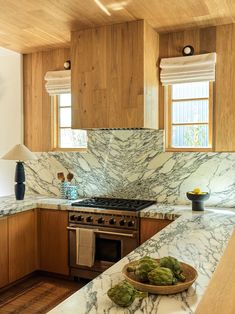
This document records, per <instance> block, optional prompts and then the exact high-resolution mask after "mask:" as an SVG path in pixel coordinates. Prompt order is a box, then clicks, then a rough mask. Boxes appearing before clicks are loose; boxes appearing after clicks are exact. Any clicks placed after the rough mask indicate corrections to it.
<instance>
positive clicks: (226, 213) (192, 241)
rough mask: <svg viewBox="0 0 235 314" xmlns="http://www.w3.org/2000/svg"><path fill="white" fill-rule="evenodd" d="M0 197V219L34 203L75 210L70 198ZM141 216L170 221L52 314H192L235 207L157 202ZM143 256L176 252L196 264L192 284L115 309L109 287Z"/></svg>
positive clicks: (225, 238)
mask: <svg viewBox="0 0 235 314" xmlns="http://www.w3.org/2000/svg"><path fill="white" fill-rule="evenodd" d="M0 201H1V202H0V217H1V216H7V215H11V214H14V213H18V212H21V211H25V210H29V209H32V208H37V207H38V208H50V209H59V210H70V209H72V210H74V209H75V208H74V207H71V201H68V200H62V199H58V198H51V197H45V196H35V195H33V196H27V197H26V198H25V200H24V201H16V200H15V199H14V197H13V196H10V197H1V198H0ZM140 216H141V217H146V218H158V219H159V218H160V219H161V218H162V219H163V218H166V219H171V220H174V221H173V222H172V223H171V224H170V225H168V226H167V227H166V228H164V229H163V230H162V231H161V232H159V233H157V234H156V235H155V236H153V237H152V238H151V239H149V240H148V241H146V242H145V243H143V244H142V245H141V246H139V247H138V248H137V249H136V250H134V251H133V252H132V253H130V254H129V255H127V256H126V257H124V258H123V259H122V260H120V261H119V262H118V263H116V264H115V265H113V266H112V267H110V268H109V269H108V270H106V271H105V272H104V273H102V274H101V275H100V276H98V277H97V278H96V279H94V280H93V281H91V282H90V283H88V284H87V285H86V286H85V287H83V288H82V289H80V290H79V291H78V292H76V293H75V294H73V295H72V296H71V297H69V298H68V299H66V300H65V301H64V302H62V303H61V304H59V305H58V306H57V307H56V308H54V309H53V310H51V311H50V314H62V313H63V314H64V313H68V314H73V313H74V314H75V313H79V314H88V313H89V314H100V313H103V314H132V313H136V314H153V313H154V314H155V313H157V314H168V313H177V314H180V313H188V314H191V313H195V309H196V307H197V305H198V303H199V301H200V299H201V297H202V295H203V294H204V292H205V289H206V287H207V286H208V283H209V281H210V279H211V276H212V274H213V272H214V270H215V268H216V265H217V264H218V262H219V260H220V257H221V256H222V254H223V252H224V249H225V247H226V244H227V242H228V240H229V238H230V236H231V234H232V231H233V230H234V226H235V211H234V210H233V209H218V208H217V209H213V208H208V209H206V210H205V211H204V212H192V211H191V209H190V207H189V206H173V205H164V204H156V205H152V206H151V207H148V208H147V209H144V210H142V211H141V213H140ZM145 255H150V256H151V257H155V258H159V257H163V256H168V255H171V256H174V257H176V258H178V259H179V260H181V261H184V262H186V263H188V264H190V265H192V266H194V267H195V268H196V269H197V271H198V275H199V276H198V278H197V280H196V282H195V283H194V284H193V286H192V287H191V288H190V289H189V290H188V291H185V292H183V293H179V294H176V295H171V296H157V295H149V297H148V298H145V299H143V300H136V301H135V302H134V303H133V304H132V305H131V306H130V307H129V308H126V309H123V308H120V307H117V306H116V305H115V304H113V303H112V302H111V300H110V299H109V298H108V297H107V295H106V292H107V290H108V289H109V288H110V287H112V286H113V285H115V284H116V283H118V282H119V281H121V280H123V276H122V274H121V270H122V268H123V266H124V265H125V264H126V263H128V262H129V261H133V260H135V259H139V258H140V257H142V256H145Z"/></svg>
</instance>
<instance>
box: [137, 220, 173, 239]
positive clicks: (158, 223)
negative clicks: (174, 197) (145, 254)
mask: <svg viewBox="0 0 235 314" xmlns="http://www.w3.org/2000/svg"><path fill="white" fill-rule="evenodd" d="M171 222H172V220H168V219H152V218H141V219H140V243H141V244H142V243H144V242H145V241H147V240H148V239H150V238H151V237H152V236H154V235H155V234H156V233H157V232H159V231H161V230H162V229H163V228H165V227H166V226H168V225H169V224H170V223H171Z"/></svg>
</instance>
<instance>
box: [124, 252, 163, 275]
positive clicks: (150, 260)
mask: <svg viewBox="0 0 235 314" xmlns="http://www.w3.org/2000/svg"><path fill="white" fill-rule="evenodd" d="M146 263H147V264H149V265H151V267H152V269H153V268H155V267H157V266H159V264H158V262H157V261H156V260H155V259H154V258H152V257H150V256H144V257H142V258H141V259H139V260H137V261H135V262H133V263H132V264H131V265H130V266H128V267H127V271H128V272H134V271H135V270H136V269H137V268H138V267H139V266H140V265H141V264H146Z"/></svg>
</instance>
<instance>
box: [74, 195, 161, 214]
mask: <svg viewBox="0 0 235 314" xmlns="http://www.w3.org/2000/svg"><path fill="white" fill-rule="evenodd" d="M152 204H155V201H148V200H133V199H132V200H128V199H119V198H102V197H94V198H90V199H86V200H83V201H80V202H74V203H72V206H77V207H92V208H105V209H121V210H129V211H139V210H141V209H143V208H146V207H148V206H150V205H152Z"/></svg>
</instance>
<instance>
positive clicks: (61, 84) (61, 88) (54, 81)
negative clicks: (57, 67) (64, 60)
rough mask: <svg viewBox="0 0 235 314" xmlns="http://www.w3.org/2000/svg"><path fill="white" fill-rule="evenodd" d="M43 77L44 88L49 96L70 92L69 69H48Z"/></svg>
mask: <svg viewBox="0 0 235 314" xmlns="http://www.w3.org/2000/svg"><path fill="white" fill-rule="evenodd" d="M44 78H45V80H46V85H45V87H46V90H47V92H48V94H50V95H51V96H53V95H60V94H66V93H70V92H71V70H63V71H49V72H47V73H46V75H45V77H44Z"/></svg>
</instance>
